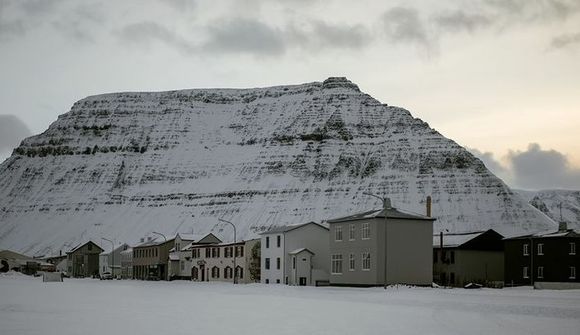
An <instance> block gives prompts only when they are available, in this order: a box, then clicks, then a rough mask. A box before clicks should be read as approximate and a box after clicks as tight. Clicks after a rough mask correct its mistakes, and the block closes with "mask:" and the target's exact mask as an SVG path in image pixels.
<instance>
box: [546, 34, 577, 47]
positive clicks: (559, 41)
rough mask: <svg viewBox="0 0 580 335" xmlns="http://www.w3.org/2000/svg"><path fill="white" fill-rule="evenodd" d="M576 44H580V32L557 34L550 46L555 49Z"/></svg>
mask: <svg viewBox="0 0 580 335" xmlns="http://www.w3.org/2000/svg"><path fill="white" fill-rule="evenodd" d="M576 44H580V33H576V34H564V35H560V36H556V37H554V38H553V39H552V42H551V43H550V46H551V47H552V48H554V49H562V48H566V47H569V46H571V45H576Z"/></svg>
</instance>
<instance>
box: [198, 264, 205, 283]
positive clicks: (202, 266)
mask: <svg viewBox="0 0 580 335" xmlns="http://www.w3.org/2000/svg"><path fill="white" fill-rule="evenodd" d="M199 268H200V272H201V281H205V266H204V265H201V266H200V267H199Z"/></svg>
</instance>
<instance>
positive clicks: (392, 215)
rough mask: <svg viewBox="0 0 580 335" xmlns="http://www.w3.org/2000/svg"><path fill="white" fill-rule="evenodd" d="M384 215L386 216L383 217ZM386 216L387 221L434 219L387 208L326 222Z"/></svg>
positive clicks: (433, 219)
mask: <svg viewBox="0 0 580 335" xmlns="http://www.w3.org/2000/svg"><path fill="white" fill-rule="evenodd" d="M385 214H386V215H385ZM385 216H386V218H387V219H402V220H425V221H435V220H436V219H435V218H432V217H428V216H424V215H420V214H415V213H411V212H406V211H402V210H399V209H396V208H393V207H391V208H387V209H386V210H385V209H384V208H383V209H373V210H370V211H366V212H362V213H357V214H353V215H349V216H344V217H340V218H336V219H332V220H328V221H327V222H328V223H340V222H346V221H355V220H365V219H380V218H382V219H384V218H385Z"/></svg>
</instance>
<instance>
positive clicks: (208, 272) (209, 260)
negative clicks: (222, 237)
mask: <svg viewBox="0 0 580 335" xmlns="http://www.w3.org/2000/svg"><path fill="white" fill-rule="evenodd" d="M258 241H259V240H258V239H255V240H250V241H246V242H239V243H236V244H218V245H216V244H214V245H207V246H195V247H194V248H192V249H197V250H200V257H198V258H192V260H191V264H192V265H191V266H190V268H189V277H191V269H192V267H196V268H197V269H198V271H202V268H203V271H205V274H204V281H221V282H232V283H233V281H234V278H233V275H234V272H233V269H234V257H233V256H229V255H228V256H229V257H225V255H226V251H225V249H226V248H229V247H238V248H240V247H243V251H242V253H243V254H242V255H240V254H239V253H238V256H237V257H236V259H235V261H236V264H235V266H236V268H237V267H240V268H241V269H242V271H241V273H240V275H241V277H240V276H239V277H238V283H240V284H245V283H251V282H253V280H252V279H251V278H250V271H249V266H250V263H251V260H252V258H251V251H252V247H253V246H254V245H255V244H256V243H257V242H258ZM213 248H215V249H219V255H220V256H219V257H206V252H205V250H206V249H213ZM238 250H241V249H238ZM200 263H204V264H203V267H202V266H201V265H200ZM213 267H217V268H218V269H219V277H218V278H214V277H212V268H213ZM227 267H229V268H231V269H232V278H225V269H226V268H227ZM201 279H202V278H201V273H200V274H199V275H198V278H192V280H193V281H201Z"/></svg>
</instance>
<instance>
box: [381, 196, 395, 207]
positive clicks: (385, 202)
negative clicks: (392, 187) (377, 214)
mask: <svg viewBox="0 0 580 335" xmlns="http://www.w3.org/2000/svg"><path fill="white" fill-rule="evenodd" d="M383 208H384V209H389V208H393V207H392V206H391V198H385V199H384V200H383Z"/></svg>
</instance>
